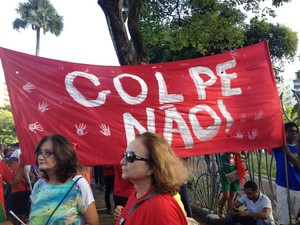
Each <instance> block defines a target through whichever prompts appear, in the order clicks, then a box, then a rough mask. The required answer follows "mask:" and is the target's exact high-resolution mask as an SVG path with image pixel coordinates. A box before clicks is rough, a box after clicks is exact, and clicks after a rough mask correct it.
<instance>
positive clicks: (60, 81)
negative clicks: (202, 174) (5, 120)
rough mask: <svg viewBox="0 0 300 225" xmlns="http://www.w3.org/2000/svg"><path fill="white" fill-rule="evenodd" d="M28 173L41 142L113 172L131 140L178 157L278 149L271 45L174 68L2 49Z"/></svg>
mask: <svg viewBox="0 0 300 225" xmlns="http://www.w3.org/2000/svg"><path fill="white" fill-rule="evenodd" d="M0 55H1V60H2V65H3V69H4V73H5V77H6V83H7V86H8V91H9V96H10V100H11V105H12V110H13V115H14V120H15V124H16V131H17V135H18V138H19V142H20V146H21V150H22V153H23V154H24V156H25V160H26V162H27V163H33V162H34V156H33V151H34V149H35V146H36V144H37V142H38V141H39V140H40V138H41V137H42V136H44V135H48V134H51V133H59V134H62V135H64V136H66V137H68V138H69V139H70V140H71V141H73V142H76V143H78V144H79V147H78V149H77V153H78V156H79V161H80V162H81V163H82V164H84V165H97V164H113V163H118V162H119V160H120V159H121V155H122V152H123V151H124V150H125V149H126V146H127V144H128V143H129V142H131V141H132V140H133V139H134V136H135V135H136V134H137V133H142V132H145V131H150V132H157V133H161V134H163V135H164V136H165V137H166V138H167V139H168V140H169V142H170V143H171V145H172V147H173V149H174V150H175V151H176V153H177V155H179V156H181V157H187V156H194V155H203V154H209V153H217V152H226V151H239V150H253V149H261V148H271V147H276V146H280V145H282V144H283V143H284V141H285V140H284V139H285V138H284V133H283V130H284V129H283V119H282V113H281V107H280V102H279V97H278V92H277V88H276V82H275V78H274V74H273V70H272V65H271V61H270V55H269V51H268V46H267V42H261V43H259V44H256V45H252V46H249V47H245V48H242V49H238V50H235V51H231V52H227V53H223V54H219V55H214V56H209V57H203V58H198V59H191V60H185V61H178V62H170V63H161V64H149V65H137V66H96V65H87V64H78V63H70V62H64V61H58V60H52V59H46V58H41V57H36V56H32V55H28V54H24V53H20V52H15V51H12V50H8V49H4V48H0Z"/></svg>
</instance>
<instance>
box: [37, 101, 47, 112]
mask: <svg viewBox="0 0 300 225" xmlns="http://www.w3.org/2000/svg"><path fill="white" fill-rule="evenodd" d="M48 106H49V105H48V103H46V102H42V103H40V102H39V110H40V111H41V112H42V113H43V112H45V111H47V110H49V108H48Z"/></svg>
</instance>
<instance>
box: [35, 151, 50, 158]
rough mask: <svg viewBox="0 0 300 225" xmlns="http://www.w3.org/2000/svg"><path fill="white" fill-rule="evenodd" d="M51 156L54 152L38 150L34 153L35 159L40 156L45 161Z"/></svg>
mask: <svg viewBox="0 0 300 225" xmlns="http://www.w3.org/2000/svg"><path fill="white" fill-rule="evenodd" d="M53 154H54V151H52V150H50V149H45V150H44V151H42V150H39V151H36V152H35V153H34V155H35V157H39V156H40V155H42V156H43V157H44V158H45V159H46V158H49V157H50V156H51V155H53Z"/></svg>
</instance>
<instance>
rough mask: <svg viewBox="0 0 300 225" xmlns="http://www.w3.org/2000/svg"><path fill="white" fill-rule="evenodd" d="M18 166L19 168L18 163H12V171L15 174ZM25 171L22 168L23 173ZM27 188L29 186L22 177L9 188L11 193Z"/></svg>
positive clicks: (26, 189) (28, 188)
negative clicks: (16, 183)
mask: <svg viewBox="0 0 300 225" xmlns="http://www.w3.org/2000/svg"><path fill="white" fill-rule="evenodd" d="M18 168H19V163H16V164H15V165H13V167H12V168H11V170H12V173H13V174H16V172H17V170H18ZM25 173H26V171H25V170H24V174H25ZM28 190H30V186H29V184H28V182H27V181H26V179H24V178H23V179H22V181H21V182H20V183H19V184H18V185H17V186H15V187H12V188H11V191H12V193H16V192H21V191H28Z"/></svg>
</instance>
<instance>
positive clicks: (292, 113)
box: [283, 105, 300, 126]
mask: <svg viewBox="0 0 300 225" xmlns="http://www.w3.org/2000/svg"><path fill="white" fill-rule="evenodd" d="M299 116H300V115H299V107H298V106H297V105H295V106H293V107H288V108H285V109H284V116H283V120H284V123H287V122H289V121H293V122H295V123H296V124H297V125H298V126H300V120H299Z"/></svg>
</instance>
